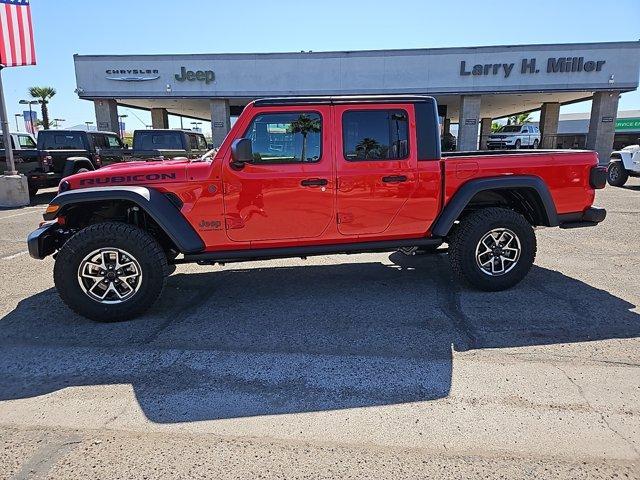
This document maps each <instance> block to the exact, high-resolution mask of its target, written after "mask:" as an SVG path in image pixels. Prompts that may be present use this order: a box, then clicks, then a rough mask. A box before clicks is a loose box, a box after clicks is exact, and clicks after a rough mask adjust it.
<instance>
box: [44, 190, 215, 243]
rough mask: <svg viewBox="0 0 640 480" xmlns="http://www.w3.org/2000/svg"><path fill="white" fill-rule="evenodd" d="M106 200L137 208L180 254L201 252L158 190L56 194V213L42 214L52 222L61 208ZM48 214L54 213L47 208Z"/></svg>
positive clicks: (186, 225) (193, 235)
mask: <svg viewBox="0 0 640 480" xmlns="http://www.w3.org/2000/svg"><path fill="white" fill-rule="evenodd" d="M105 200H126V201H130V202H132V203H135V204H136V205H138V206H139V207H140V208H141V209H142V210H144V211H145V212H146V213H147V214H148V215H149V216H150V217H151V218H153V220H155V222H156V223H157V224H158V225H159V226H160V228H162V229H163V230H164V232H165V233H166V234H167V235H168V236H169V238H170V239H171V240H172V241H173V243H175V245H176V247H178V249H179V250H180V252H182V253H197V252H200V251H202V250H204V246H205V245H204V242H203V241H202V238H200V236H199V235H198V234H197V233H196V231H195V230H194V228H193V227H192V226H191V224H190V223H189V222H188V221H187V219H186V218H185V217H184V215H182V213H181V212H180V210H179V209H178V208H177V207H176V205H175V204H174V203H172V201H171V200H170V199H169V198H168V197H167V196H166V195H164V194H162V193H160V192H159V191H158V190H155V189H153V188H147V187H138V186H121V187H94V188H84V189H80V190H69V191H66V192H64V193H60V194H58V195H57V196H56V197H55V198H54V199H53V200H51V202H50V204H49V205H50V206H54V205H55V206H58V207H59V208H58V209H56V210H55V211H50V212H49V213H45V214H44V219H45V220H54V219H55V218H56V217H57V216H58V215H59V214H60V213H62V212H64V207H66V206H69V205H75V204H78V203H88V202H100V201H105ZM47 210H54V209H51V208H48V209H47Z"/></svg>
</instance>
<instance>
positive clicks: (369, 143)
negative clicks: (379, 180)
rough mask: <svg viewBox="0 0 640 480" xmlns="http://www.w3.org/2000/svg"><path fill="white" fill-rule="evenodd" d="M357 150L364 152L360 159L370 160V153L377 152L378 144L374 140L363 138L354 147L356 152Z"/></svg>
mask: <svg viewBox="0 0 640 480" xmlns="http://www.w3.org/2000/svg"><path fill="white" fill-rule="evenodd" d="M358 150H360V151H364V156H363V157H362V158H370V155H371V153H372V152H379V150H380V144H379V143H378V142H377V140H376V139H375V138H369V137H365V138H363V139H362V140H360V142H358V144H357V145H356V152H357V151H358ZM378 156H380V155H378Z"/></svg>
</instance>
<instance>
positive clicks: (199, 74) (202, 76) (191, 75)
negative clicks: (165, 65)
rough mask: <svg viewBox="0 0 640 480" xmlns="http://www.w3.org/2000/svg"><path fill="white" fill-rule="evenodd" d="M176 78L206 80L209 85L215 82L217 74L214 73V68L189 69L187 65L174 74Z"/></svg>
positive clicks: (188, 80)
mask: <svg viewBox="0 0 640 480" xmlns="http://www.w3.org/2000/svg"><path fill="white" fill-rule="evenodd" d="M174 77H175V79H176V80H177V81H179V82H184V81H185V80H186V81H187V82H193V81H198V82H204V83H206V84H207V85H208V84H210V83H211V82H213V80H214V79H215V75H214V74H213V70H196V71H195V72H194V71H193V70H187V69H186V67H181V68H180V73H176V74H175V75H174Z"/></svg>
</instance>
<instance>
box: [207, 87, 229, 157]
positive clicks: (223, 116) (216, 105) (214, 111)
mask: <svg viewBox="0 0 640 480" xmlns="http://www.w3.org/2000/svg"><path fill="white" fill-rule="evenodd" d="M229 130H231V114H230V112H229V100H227V99H226V98H220V99H218V98H216V99H213V98H212V99H211V143H213V146H214V147H216V148H217V147H219V146H220V145H222V141H223V140H224V137H226V136H227V133H229Z"/></svg>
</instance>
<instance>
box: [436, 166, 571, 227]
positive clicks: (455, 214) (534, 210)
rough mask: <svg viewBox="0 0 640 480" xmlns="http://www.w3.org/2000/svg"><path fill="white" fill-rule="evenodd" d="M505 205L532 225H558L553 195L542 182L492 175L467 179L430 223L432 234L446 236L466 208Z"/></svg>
mask: <svg viewBox="0 0 640 480" xmlns="http://www.w3.org/2000/svg"><path fill="white" fill-rule="evenodd" d="M491 206H507V207H509V208H512V209H513V210H516V211H517V212H519V213H521V214H522V215H523V216H524V217H525V218H527V220H528V221H529V222H530V223H531V224H532V225H544V226H548V227H555V226H558V225H559V223H560V222H559V219H558V213H557V211H556V207H555V204H554V202H553V198H552V197H551V193H550V192H549V189H548V188H547V186H546V184H545V183H544V181H543V180H542V179H541V178H539V177H534V176H509V177H491V178H480V179H475V180H470V181H469V182H467V183H465V184H464V185H463V186H462V187H460V189H458V191H457V192H456V193H455V194H454V195H453V197H451V199H450V200H449V202H448V203H447V205H446V206H445V207H444V209H443V210H442V212H441V213H440V215H439V216H438V218H437V219H436V221H435V222H434V224H433V227H432V229H431V234H432V235H433V236H435V237H445V236H446V235H447V234H448V233H449V231H450V230H451V228H452V227H453V225H454V223H455V222H456V221H457V220H458V219H460V217H461V216H462V215H464V213H465V211H471V210H474V209H478V208H484V207H491Z"/></svg>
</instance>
